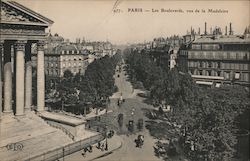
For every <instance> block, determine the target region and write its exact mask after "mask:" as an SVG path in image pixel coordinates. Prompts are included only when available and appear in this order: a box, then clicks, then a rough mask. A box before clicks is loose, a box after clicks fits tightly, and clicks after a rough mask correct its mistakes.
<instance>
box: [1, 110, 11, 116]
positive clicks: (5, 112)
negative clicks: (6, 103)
mask: <svg viewBox="0 0 250 161" xmlns="http://www.w3.org/2000/svg"><path fill="white" fill-rule="evenodd" d="M2 114H3V115H2V116H7V115H10V116H14V114H13V110H9V111H3V113H2Z"/></svg>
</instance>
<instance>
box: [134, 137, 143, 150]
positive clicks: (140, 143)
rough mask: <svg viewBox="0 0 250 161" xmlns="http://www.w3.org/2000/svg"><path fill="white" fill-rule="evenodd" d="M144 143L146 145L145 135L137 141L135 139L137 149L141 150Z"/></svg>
mask: <svg viewBox="0 0 250 161" xmlns="http://www.w3.org/2000/svg"><path fill="white" fill-rule="evenodd" d="M143 143H144V136H143V135H138V136H137V139H135V144H136V147H138V148H141V147H142V145H143Z"/></svg>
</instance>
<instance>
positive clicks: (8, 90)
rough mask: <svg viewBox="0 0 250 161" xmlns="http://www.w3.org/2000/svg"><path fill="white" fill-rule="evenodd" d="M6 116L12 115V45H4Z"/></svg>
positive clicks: (4, 110)
mask: <svg viewBox="0 0 250 161" xmlns="http://www.w3.org/2000/svg"><path fill="white" fill-rule="evenodd" d="M3 112H4V113H5V114H9V113H12V64H11V44H10V43H7V42H6V43H4V109H3Z"/></svg>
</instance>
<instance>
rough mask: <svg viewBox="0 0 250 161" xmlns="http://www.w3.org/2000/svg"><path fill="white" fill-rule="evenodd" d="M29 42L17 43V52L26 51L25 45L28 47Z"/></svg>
mask: <svg viewBox="0 0 250 161" xmlns="http://www.w3.org/2000/svg"><path fill="white" fill-rule="evenodd" d="M26 43H27V41H25V40H18V41H16V42H15V49H16V50H17V51H25V45H26Z"/></svg>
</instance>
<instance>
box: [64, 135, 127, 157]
mask: <svg viewBox="0 0 250 161" xmlns="http://www.w3.org/2000/svg"><path fill="white" fill-rule="evenodd" d="M103 141H105V140H103ZM96 145H97V144H94V145H92V147H93V149H92V150H93V151H92V152H91V153H90V152H86V153H85V156H82V152H83V150H81V151H78V152H76V153H73V154H70V155H67V156H65V157H64V161H79V160H84V161H91V160H95V159H97V158H101V157H104V156H106V155H109V154H111V153H112V152H113V151H115V150H117V149H119V148H121V147H122V139H121V138H120V137H119V136H117V135H114V136H113V137H112V138H111V139H108V150H107V151H106V150H104V151H101V150H100V149H97V148H96ZM60 161H63V158H61V159H60Z"/></svg>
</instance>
